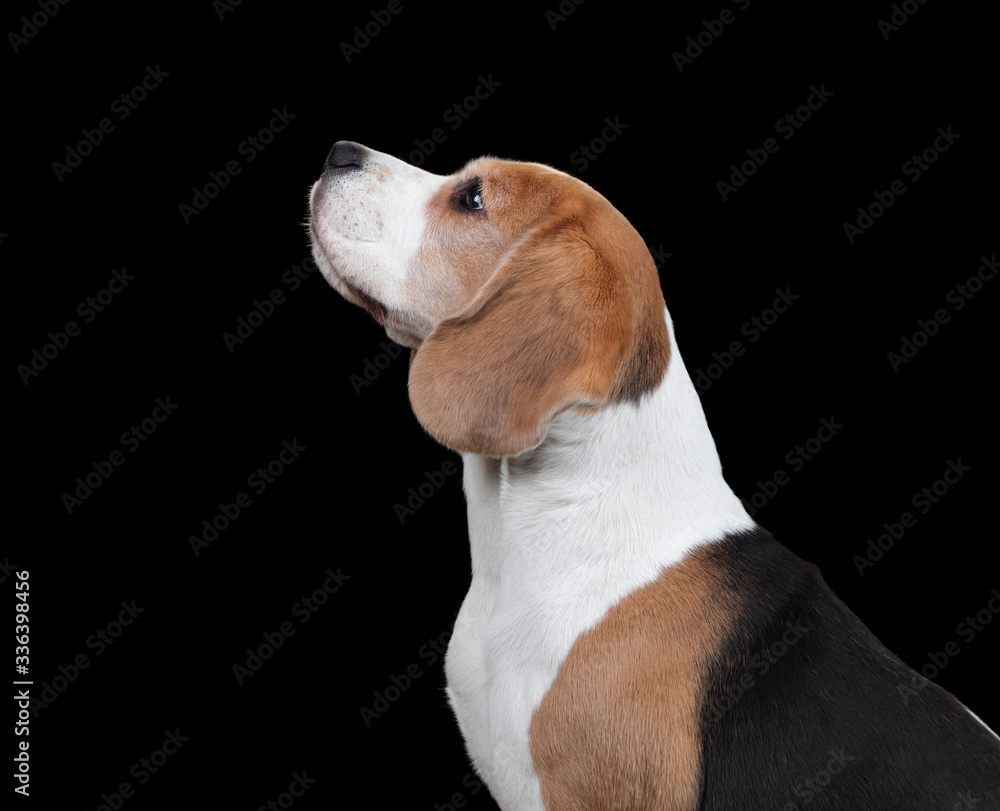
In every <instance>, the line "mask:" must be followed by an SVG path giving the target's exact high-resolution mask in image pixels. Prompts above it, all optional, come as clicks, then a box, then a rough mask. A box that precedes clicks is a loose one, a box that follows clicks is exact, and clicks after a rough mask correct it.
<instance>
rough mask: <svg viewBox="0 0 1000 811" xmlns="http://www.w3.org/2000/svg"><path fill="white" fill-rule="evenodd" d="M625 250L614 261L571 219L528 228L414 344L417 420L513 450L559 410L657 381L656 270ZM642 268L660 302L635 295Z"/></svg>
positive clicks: (472, 443)
mask: <svg viewBox="0 0 1000 811" xmlns="http://www.w3.org/2000/svg"><path fill="white" fill-rule="evenodd" d="M636 238H638V237H637V235H636ZM640 244H641V242H640ZM619 247H621V246H619ZM625 253H626V254H627V255H628V259H624V260H621V259H620V258H618V259H616V260H615V262H613V261H612V260H610V259H609V258H608V257H607V255H605V254H604V253H603V252H599V251H598V250H597V249H595V247H594V245H593V244H592V242H591V240H590V239H589V238H588V237H587V236H586V235H585V234H584V231H583V228H582V227H581V225H580V224H579V223H578V222H576V221H575V220H573V219H567V220H564V221H563V222H560V223H556V224H550V225H546V226H542V227H539V228H538V229H536V230H535V231H534V232H533V233H532V234H531V235H529V236H528V237H527V238H526V239H525V241H524V242H523V243H522V244H521V245H519V246H518V247H517V248H516V249H515V250H514V251H513V252H512V253H511V254H510V255H508V256H507V258H506V259H505V260H504V262H503V264H502V265H501V267H500V268H498V269H497V271H496V272H495V273H494V274H493V277H492V278H491V279H490V281H489V282H487V283H486V285H484V287H483V288H482V289H481V290H480V291H479V293H478V295H477V296H476V297H475V298H474V299H473V300H472V301H471V302H470V304H469V305H468V306H467V307H466V308H465V309H464V310H463V311H462V312H460V313H458V314H457V315H454V316H452V317H450V318H447V319H445V320H444V321H443V322H441V323H440V324H439V325H438V326H437V327H436V328H435V330H434V332H433V333H431V335H430V336H429V337H428V338H427V339H426V340H425V341H424V343H423V345H422V346H421V347H420V349H419V350H417V351H416V354H415V356H414V357H413V359H412V362H411V364H410V382H409V390H410V402H411V404H412V406H413V410H414V413H415V414H416V416H417V419H419V420H420V422H421V424H422V425H423V426H424V428H425V429H426V430H427V431H428V432H429V433H430V434H431V435H432V436H433V437H434V438H435V439H437V440H438V441H439V442H441V443H443V444H444V445H447V446H448V447H450V448H453V449H454V450H458V451H463V452H473V453H481V454H484V455H487V456H513V455H516V454H519V453H521V452H522V451H525V450H528V449H529V448H533V447H535V446H536V445H538V444H539V443H540V442H541V441H542V440H543V439H544V438H545V435H546V433H547V432H548V429H549V424H550V423H551V422H552V419H553V418H554V417H555V416H556V415H557V414H558V413H559V412H560V411H563V410H564V409H566V408H569V407H572V406H584V407H600V406H603V405H605V404H607V403H608V402H609V401H611V400H612V399H614V398H616V397H620V398H622V399H628V398H631V397H633V396H635V397H637V396H639V395H640V394H641V393H642V392H643V391H646V390H648V389H649V388H652V387H653V386H655V385H657V384H659V381H660V379H661V378H662V375H663V371H664V370H665V369H666V363H667V357H668V355H669V346H668V338H667V331H666V324H665V322H664V318H663V297H662V295H661V294H660V289H659V282H658V279H657V277H656V270H655V267H654V266H653V263H652V259H651V257H650V256H649V253H648V251H646V250H645V248H644V246H643V249H642V251H641V252H640V253H641V254H644V257H643V256H641V255H639V256H636V252H635V251H634V250H633V251H628V250H626V251H625ZM618 261H626V262H629V261H630V262H631V263H633V264H634V263H635V262H640V263H643V262H645V263H646V265H647V266H642V267H630V268H625V269H623V268H622V267H620V266H617V264H616V263H617V262H618ZM650 271H651V272H652V285H653V286H654V287H655V292H653V293H652V294H653V296H654V299H658V300H659V305H658V306H656V304H655V301H654V302H653V304H652V305H649V302H648V301H647V302H645V303H644V302H642V301H641V300H640V299H642V298H648V296H649V295H650V293H651V289H650V279H649V272H650ZM643 322H648V323H643ZM657 324H658V327H657ZM637 364H638V367H641V368H638V367H637Z"/></svg>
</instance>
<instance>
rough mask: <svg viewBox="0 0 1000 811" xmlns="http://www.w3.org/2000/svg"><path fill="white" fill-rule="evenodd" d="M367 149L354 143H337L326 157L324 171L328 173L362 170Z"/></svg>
mask: <svg viewBox="0 0 1000 811" xmlns="http://www.w3.org/2000/svg"><path fill="white" fill-rule="evenodd" d="M364 153H365V148H364V147H363V146H361V144H356V143H354V141H337V143H335V144H334V145H333V147H332V148H331V149H330V152H329V154H328V155H327V156H326V163H325V164H324V165H323V169H324V170H326V171H335V172H345V171H350V170H352V169H360V168H361V161H362V158H364Z"/></svg>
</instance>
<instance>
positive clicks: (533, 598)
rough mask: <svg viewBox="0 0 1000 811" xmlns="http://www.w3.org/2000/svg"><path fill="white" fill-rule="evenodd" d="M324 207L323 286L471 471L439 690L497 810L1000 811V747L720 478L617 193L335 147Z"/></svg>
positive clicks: (566, 178)
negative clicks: (460, 590) (363, 323)
mask: <svg viewBox="0 0 1000 811" xmlns="http://www.w3.org/2000/svg"><path fill="white" fill-rule="evenodd" d="M309 207H310V218H309V234H310V239H311V243H312V250H313V255H314V258H315V261H316V263H317V265H318V266H319V268H320V270H321V271H322V273H323V275H324V277H325V278H326V279H327V281H328V282H329V283H330V284H331V285H332V286H333V287H334V288H335V289H336V290H337V291H338V292H339V293H340V294H341V296H343V297H344V298H345V299H347V300H348V301H349V302H351V303H353V304H356V305H358V306H360V307H362V308H364V309H365V310H367V311H368V312H369V313H370V314H371V315H372V316H373V317H374V318H375V320H376V321H377V322H378V323H379V324H381V325H382V326H383V327H384V328H385V331H386V333H387V334H388V336H389V337H390V338H391V339H392V340H393V341H395V342H397V343H399V344H401V345H403V346H405V347H409V348H410V350H411V359H410V370H409V396H410V402H411V405H412V408H413V411H414V413H415V415H416V417H417V418H418V420H419V421H420V423H421V425H423V427H424V428H425V429H426V430H427V432H428V433H429V434H430V435H431V436H432V437H434V438H435V439H437V440H438V441H439V442H441V443H442V444H443V445H445V446H447V447H448V448H451V449H453V450H455V451H458V452H459V453H460V454H461V456H462V460H463V486H464V491H465V497H466V502H467V505H468V525H469V538H470V543H471V550H472V582H471V585H470V588H469V592H468V595H467V597H466V598H465V601H464V602H463V604H462V607H461V610H460V611H459V614H458V618H457V621H456V625H455V630H454V633H453V636H452V639H451V642H450V644H449V647H448V652H447V656H446V661H445V673H446V680H447V688H446V692H447V695H448V700H449V702H450V705H451V707H452V709H453V710H454V713H455V716H456V718H457V720H458V724H459V727H460V729H461V732H462V735H463V737H464V739H465V742H466V746H467V750H468V753H469V756H470V758H471V760H472V762H473V764H474V766H475V768H476V770H477V772H478V773H479V774H480V775H481V777H482V778H483V780H484V781H485V782H486V784H487V785H488V787H489V789H490V792H491V793H492V795H493V796H494V798H495V799H496V801H497V803H498V804H499V806H500V807H501V808H502V809H504V810H505V811H529V809H530V810H531V811H535V810H536V809H547V810H548V811H581V810H583V809H595V810H596V809H671V811H675V810H676V811H681V810H682V809H684V810H685V811H686V810H687V809H705V810H707V809H713V810H718V809H764V808H771V809H794V808H800V807H805V806H806V805H807V804H808V805H809V806H810V811H812V810H813V809H816V810H817V811H818V810H819V809H910V810H911V811H912V809H931V808H933V809H946V808H947V809H950V808H955V807H966V806H963V805H961V804H962V803H965V802H967V803H969V804H970V805H969V806H968V807H973V806H976V807H978V808H981V809H986V808H1000V738H998V737H997V736H996V734H994V733H993V732H992V731H990V730H989V729H988V728H987V727H986V726H985V725H984V724H983V723H982V722H981V721H980V720H979V719H978V718H977V717H976V716H974V715H973V714H972V713H971V712H970V711H969V710H968V709H967V708H965V707H964V706H963V705H962V704H961V703H960V702H959V701H958V700H957V699H956V698H955V697H953V696H952V695H951V694H949V693H947V692H946V691H945V690H943V689H941V688H940V687H938V686H937V685H935V684H933V683H932V682H929V681H927V680H925V679H923V678H922V677H921V676H920V675H919V674H917V673H916V672H914V671H913V670H911V669H910V668H909V667H908V666H906V665H905V664H903V663H902V662H901V661H900V660H899V659H898V658H896V657H895V656H894V655H893V654H892V653H891V652H890V651H888V650H887V649H886V648H885V647H884V646H883V645H882V644H881V643H880V642H879V641H878V640H877V639H876V638H875V637H874V636H873V635H872V633H871V632H870V631H869V630H868V629H867V628H866V627H865V626H864V625H863V624H862V623H861V621H860V620H859V619H858V618H857V617H856V616H855V615H854V614H853V613H852V612H851V611H850V610H849V609H848V608H847V607H846V606H845V605H844V604H843V603H842V602H841V601H840V600H839V599H838V598H837V597H836V596H835V595H834V594H833V593H832V592H831V591H830V589H829V588H828V587H827V586H826V584H825V583H824V581H823V579H822V578H821V576H820V574H819V571H818V569H817V568H816V567H815V566H813V565H811V564H809V563H806V562H803V561H802V560H800V559H799V558H797V557H796V556H795V555H793V554H792V553H791V552H790V551H789V550H787V549H786V548H785V547H783V546H781V545H780V544H779V543H777V542H776V541H775V540H774V539H773V538H772V536H771V535H770V534H768V533H767V532H766V531H765V530H764V529H762V528H761V527H759V526H758V525H757V524H756V523H755V522H754V521H753V520H751V518H750V517H749V515H748V514H747V512H746V510H745V509H744V507H743V505H742V503H741V501H740V499H739V498H737V497H736V495H735V494H734V493H733V492H732V490H731V489H730V488H729V486H728V485H727V484H726V482H725V480H724V478H723V475H722V467H721V464H720V461H719V456H718V453H717V451H716V447H715V442H714V440H713V438H712V435H711V433H710V431H709V428H708V425H707V423H706V420H705V415H704V412H703V410H702V407H701V403H700V400H699V396H698V393H697V391H696V389H695V386H694V385H693V383H692V381H691V377H690V376H689V374H688V372H687V370H686V369H685V366H684V363H683V361H682V360H681V356H680V353H679V351H678V349H677V345H676V341H675V336H674V327H673V322H672V320H671V317H670V314H669V312H668V311H667V309H666V305H665V303H664V299H663V295H662V292H661V289H660V283H659V278H658V275H657V271H656V267H655V265H654V263H653V260H652V257H651V256H650V254H649V251H648V250H647V248H646V246H645V244H644V242H643V240H642V239H641V238H640V236H639V235H638V233H636V231H635V229H634V228H633V227H632V226H631V225H630V224H629V222H628V221H627V220H626V219H625V217H624V216H623V215H622V214H621V213H620V212H619V211H617V210H616V209H615V208H614V207H613V206H612V205H611V204H610V203H609V202H608V201H607V200H606V199H605V198H604V197H602V196H601V195H600V194H598V192H596V191H595V190H594V189H593V188H591V187H590V186H589V185H587V184H585V183H583V182H582V181H580V180H578V179H576V178H574V177H572V176H571V175H569V174H566V173H564V172H561V171H559V170H557V169H554V168H551V167H548V166H545V165H542V164H537V163H525V162H518V161H508V160H499V159H496V158H491V157H486V158H481V159H478V160H473V161H471V162H470V163H468V164H467V165H466V166H464V167H463V168H462V169H461V170H459V171H458V172H456V173H455V174H453V175H448V176H441V175H435V174H431V173H430V172H427V171H424V170H422V169H420V168H417V167H415V166H412V165H409V164H407V163H405V162H403V161H401V160H398V159H396V158H394V157H391V156H389V155H387V154H383V153H380V152H376V151H374V150H372V149H369V148H367V147H365V146H362V145H360V144H357V143H354V142H350V141H339V142H337V143H335V144H334V145H333V147H332V149H331V150H330V152H329V154H328V156H327V159H326V162H325V165H324V167H323V172H322V175H321V177H320V179H319V181H317V182H316V184H315V185H314V186H313V187H312V190H311V192H310V196H309ZM977 804H978V805H977Z"/></svg>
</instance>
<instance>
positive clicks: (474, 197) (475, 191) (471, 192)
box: [458, 177, 483, 211]
mask: <svg viewBox="0 0 1000 811" xmlns="http://www.w3.org/2000/svg"><path fill="white" fill-rule="evenodd" d="M458 202H459V204H460V205H461V206H462V208H466V209H468V210H469V211H482V210H483V182H482V181H481V180H480V179H479V178H478V177H477V178H476V179H475V180H473V181H472V182H471V183H470V184H469V185H468V186H466V187H465V188H464V189H461V190H460V191H459V194H458Z"/></svg>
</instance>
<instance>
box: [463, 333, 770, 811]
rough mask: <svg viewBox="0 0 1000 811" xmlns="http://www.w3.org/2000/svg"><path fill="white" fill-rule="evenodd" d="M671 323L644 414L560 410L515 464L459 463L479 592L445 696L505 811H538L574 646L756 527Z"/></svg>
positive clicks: (639, 408) (472, 598)
mask: <svg viewBox="0 0 1000 811" xmlns="http://www.w3.org/2000/svg"><path fill="white" fill-rule="evenodd" d="M667 323H668V327H669V329H670V337H671V345H672V354H671V358H670V364H669V366H668V369H667V374H666V377H665V379H664V382H663V383H662V384H661V386H660V387H659V389H658V390H657V391H655V392H653V393H652V394H651V395H648V396H647V397H646V398H644V399H643V400H642V401H641V402H640V404H639V405H631V404H625V405H616V406H612V407H610V408H607V409H605V410H604V411H602V412H597V413H591V414H586V415H577V414H573V413H571V412H564V413H563V414H562V415H560V416H559V417H557V418H556V420H555V421H554V423H553V424H552V428H551V430H550V431H549V433H548V436H547V437H546V438H545V440H544V441H543V442H542V443H541V444H540V445H539V446H538V447H537V448H535V449H533V450H531V451H527V452H525V453H523V454H521V455H520V456H516V457H510V458H506V459H501V460H497V459H489V458H486V457H482V456H478V455H476V454H463V459H464V462H465V494H466V500H467V502H468V513H469V536H470V542H471V544H472V585H471V588H470V589H469V593H468V596H467V597H466V599H465V602H464V603H463V604H462V609H461V611H460V612H459V615H458V621H457V624H456V627H455V633H454V635H453V636H452V640H451V644H450V646H449V648H448V655H447V658H446V664H445V670H446V674H447V678H448V690H447V692H448V697H449V699H450V701H451V705H452V707H453V709H454V711H455V714H456V716H457V718H458V722H459V726H460V727H461V730H462V734H463V736H464V737H465V740H466V745H467V747H468V751H469V754H470V756H471V757H472V760H473V763H474V764H475V766H476V769H477V770H478V771H479V772H480V774H481V775H482V776H483V778H484V779H485V781H486V783H487V784H488V785H489V787H490V791H491V792H492V793H493V796H494V797H495V798H496V800H497V803H498V804H499V805H500V807H501V808H502V809H504V811H528V810H529V809H538V810H539V811H541V809H542V807H543V806H542V801H541V796H540V793H539V785H538V779H537V777H536V775H535V772H534V769H533V768H532V761H531V755H530V752H529V751H528V728H529V725H530V723H531V716H532V713H533V712H534V711H535V709H536V708H537V707H538V705H539V704H540V703H541V700H542V698H543V696H544V695H545V693H546V691H547V690H548V689H549V687H550V686H551V684H552V681H553V679H554V678H555V675H556V671H557V670H558V668H559V665H560V663H561V662H562V661H563V660H564V659H565V657H566V655H567V654H568V652H569V650H570V648H571V647H572V645H573V643H574V642H575V641H576V639H577V637H579V636H580V634H582V633H583V632H584V631H586V630H587V629H589V628H591V627H593V626H594V625H595V624H596V623H597V622H598V621H599V620H600V619H601V618H602V617H603V616H604V614H605V613H606V612H607V610H608V609H609V608H611V607H612V606H613V605H615V603H617V602H618V601H619V600H621V599H622V598H623V597H625V596H626V595H627V594H629V593H630V592H632V591H635V590H636V589H638V588H641V587H642V586H644V585H646V584H648V583H650V582H651V581H653V580H655V579H656V578H657V577H658V576H659V575H660V573H661V572H662V571H663V568H664V567H666V566H670V565H671V564H674V563H676V562H677V561H679V560H680V559H681V558H682V557H684V555H685V554H686V553H687V552H689V551H690V550H692V549H693V548H694V547H696V546H698V545H700V544H703V543H706V542H711V541H714V540H718V539H720V538H721V537H722V536H724V535H725V534H727V533H731V532H737V531H739V530H743V529H749V528H751V527H752V526H753V521H752V520H751V519H750V517H749V515H747V513H746V511H745V510H744V508H743V505H742V504H741V502H740V500H739V499H738V498H737V497H736V496H735V494H734V493H733V492H732V490H731V489H730V488H729V486H728V485H727V484H726V482H725V480H724V479H723V476H722V467H721V464H720V462H719V456H718V453H717V452H716V449H715V442H714V440H713V439H712V435H711V433H710V432H709V429H708V425H707V423H706V421H705V416H704V412H703V410H702V407H701V402H700V400H699V398H698V394H697V392H696V390H695V387H694V385H693V383H692V382H691V378H690V376H689V375H688V373H687V370H686V368H685V367H684V364H683V361H682V360H681V357H680V353H679V352H678V351H677V346H676V342H674V341H673V337H674V336H673V325H672V324H671V322H670V319H669V317H668V318H667Z"/></svg>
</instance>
